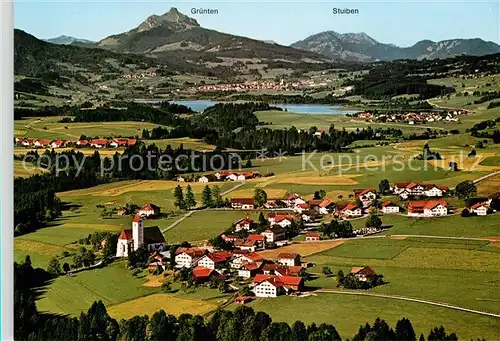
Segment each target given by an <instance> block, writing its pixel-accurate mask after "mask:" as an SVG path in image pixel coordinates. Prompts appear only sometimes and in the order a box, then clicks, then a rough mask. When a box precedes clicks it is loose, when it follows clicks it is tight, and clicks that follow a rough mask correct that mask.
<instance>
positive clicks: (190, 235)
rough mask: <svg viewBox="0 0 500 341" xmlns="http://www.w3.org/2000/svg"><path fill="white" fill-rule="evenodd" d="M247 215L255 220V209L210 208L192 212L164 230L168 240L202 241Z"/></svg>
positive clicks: (175, 241)
mask: <svg viewBox="0 0 500 341" xmlns="http://www.w3.org/2000/svg"><path fill="white" fill-rule="evenodd" d="M246 216H248V217H249V218H251V219H253V220H257V216H258V213H257V212H255V211H240V210H237V211H234V210H215V211H214V210H211V211H200V212H194V213H193V214H192V215H191V216H189V217H188V218H186V219H185V220H184V221H182V222H181V223H180V224H178V225H177V226H175V227H174V228H172V229H171V230H168V231H167V232H165V234H164V235H165V238H166V239H167V240H168V241H169V242H173V243H180V242H182V241H185V240H188V241H191V242H204V241H206V240H207V239H211V238H214V237H216V236H217V235H219V234H220V233H221V232H223V231H225V230H227V229H228V228H230V227H231V225H232V224H233V223H234V222H235V221H237V220H239V219H242V218H245V217H246Z"/></svg>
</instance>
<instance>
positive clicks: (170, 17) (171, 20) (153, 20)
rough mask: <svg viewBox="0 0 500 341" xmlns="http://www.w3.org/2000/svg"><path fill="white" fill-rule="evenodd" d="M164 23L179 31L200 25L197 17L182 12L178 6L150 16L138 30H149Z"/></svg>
mask: <svg viewBox="0 0 500 341" xmlns="http://www.w3.org/2000/svg"><path fill="white" fill-rule="evenodd" d="M163 25H168V26H173V28H175V29H176V30H179V31H181V30H185V29H188V28H192V27H199V26H200V25H199V24H198V22H197V21H196V20H195V19H193V18H190V17H188V16H187V15H185V14H182V13H181V12H179V10H178V9H177V8H176V7H172V8H170V10H169V11H168V12H166V13H165V14H162V15H156V14H153V15H151V16H149V17H148V18H147V19H146V20H145V21H144V22H143V23H142V24H140V25H139V27H137V29H138V31H147V30H150V29H152V28H154V27H158V26H163Z"/></svg>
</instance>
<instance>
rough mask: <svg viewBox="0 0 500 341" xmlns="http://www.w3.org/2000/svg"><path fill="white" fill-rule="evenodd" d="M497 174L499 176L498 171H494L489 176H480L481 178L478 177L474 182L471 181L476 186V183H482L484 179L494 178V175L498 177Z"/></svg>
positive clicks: (499, 172)
mask: <svg viewBox="0 0 500 341" xmlns="http://www.w3.org/2000/svg"><path fill="white" fill-rule="evenodd" d="M498 174H500V171H496V172H493V173H490V174H486V175H485V176H482V177H480V178H479V179H476V180H474V181H472V182H474V183H475V184H476V183H478V182H479V181H483V180H485V179H487V178H490V177H492V176H495V175H498Z"/></svg>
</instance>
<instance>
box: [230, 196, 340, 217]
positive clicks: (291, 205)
mask: <svg viewBox="0 0 500 341" xmlns="http://www.w3.org/2000/svg"><path fill="white" fill-rule="evenodd" d="M230 202H231V207H232V208H235V209H255V208H256V207H257V206H256V204H255V201H254V199H253V198H231V201H230ZM263 207H264V208H266V209H276V208H288V209H290V210H292V211H293V212H295V213H297V214H302V215H303V219H304V220H305V221H308V220H309V219H310V215H307V214H305V213H310V214H313V215H314V214H315V213H317V214H320V215H325V214H328V213H331V212H332V211H333V209H334V208H335V203H334V202H333V201H331V200H329V199H318V200H305V199H303V198H302V197H301V196H300V195H298V194H297V193H293V194H290V195H288V196H286V197H283V198H267V200H266V202H265V203H264V204H263Z"/></svg>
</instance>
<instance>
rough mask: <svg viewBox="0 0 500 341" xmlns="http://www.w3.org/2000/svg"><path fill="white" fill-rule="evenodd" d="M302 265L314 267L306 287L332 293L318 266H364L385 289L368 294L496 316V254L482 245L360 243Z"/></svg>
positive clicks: (499, 275)
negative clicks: (376, 275) (380, 279)
mask: <svg viewBox="0 0 500 341" xmlns="http://www.w3.org/2000/svg"><path fill="white" fill-rule="evenodd" d="M305 259H306V260H307V261H309V262H313V263H315V267H314V268H313V270H312V271H313V272H315V273H317V274H318V276H319V277H318V279H316V280H313V281H311V282H308V285H309V286H312V287H320V288H336V287H337V281H336V279H335V277H325V276H324V275H323V274H322V273H321V271H322V268H323V266H328V267H330V268H331V269H332V271H333V272H334V273H336V271H337V270H338V269H342V270H343V271H344V273H348V272H350V268H351V267H354V266H370V267H372V268H373V269H374V270H375V271H376V272H377V273H379V274H383V275H384V280H385V281H386V282H387V283H386V284H384V285H382V286H379V287H376V288H373V289H370V290H369V292H374V293H384V294H394V295H401V296H408V297H412V298H421V299H427V300H431V301H437V302H445V303H450V304H454V305H458V306H461V307H466V308H470V309H478V310H482V311H489V312H494V313H500V310H499V308H498V302H499V301H500V294H499V293H500V290H499V289H500V249H499V248H498V247H496V246H492V244H490V243H489V242H488V241H470V240H446V239H429V238H407V239H392V238H383V237H382V238H366V239H356V240H350V241H348V242H346V243H344V244H342V245H340V246H338V247H336V248H333V249H330V250H327V251H323V252H321V253H318V254H315V255H312V256H309V257H306V258H305Z"/></svg>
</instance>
